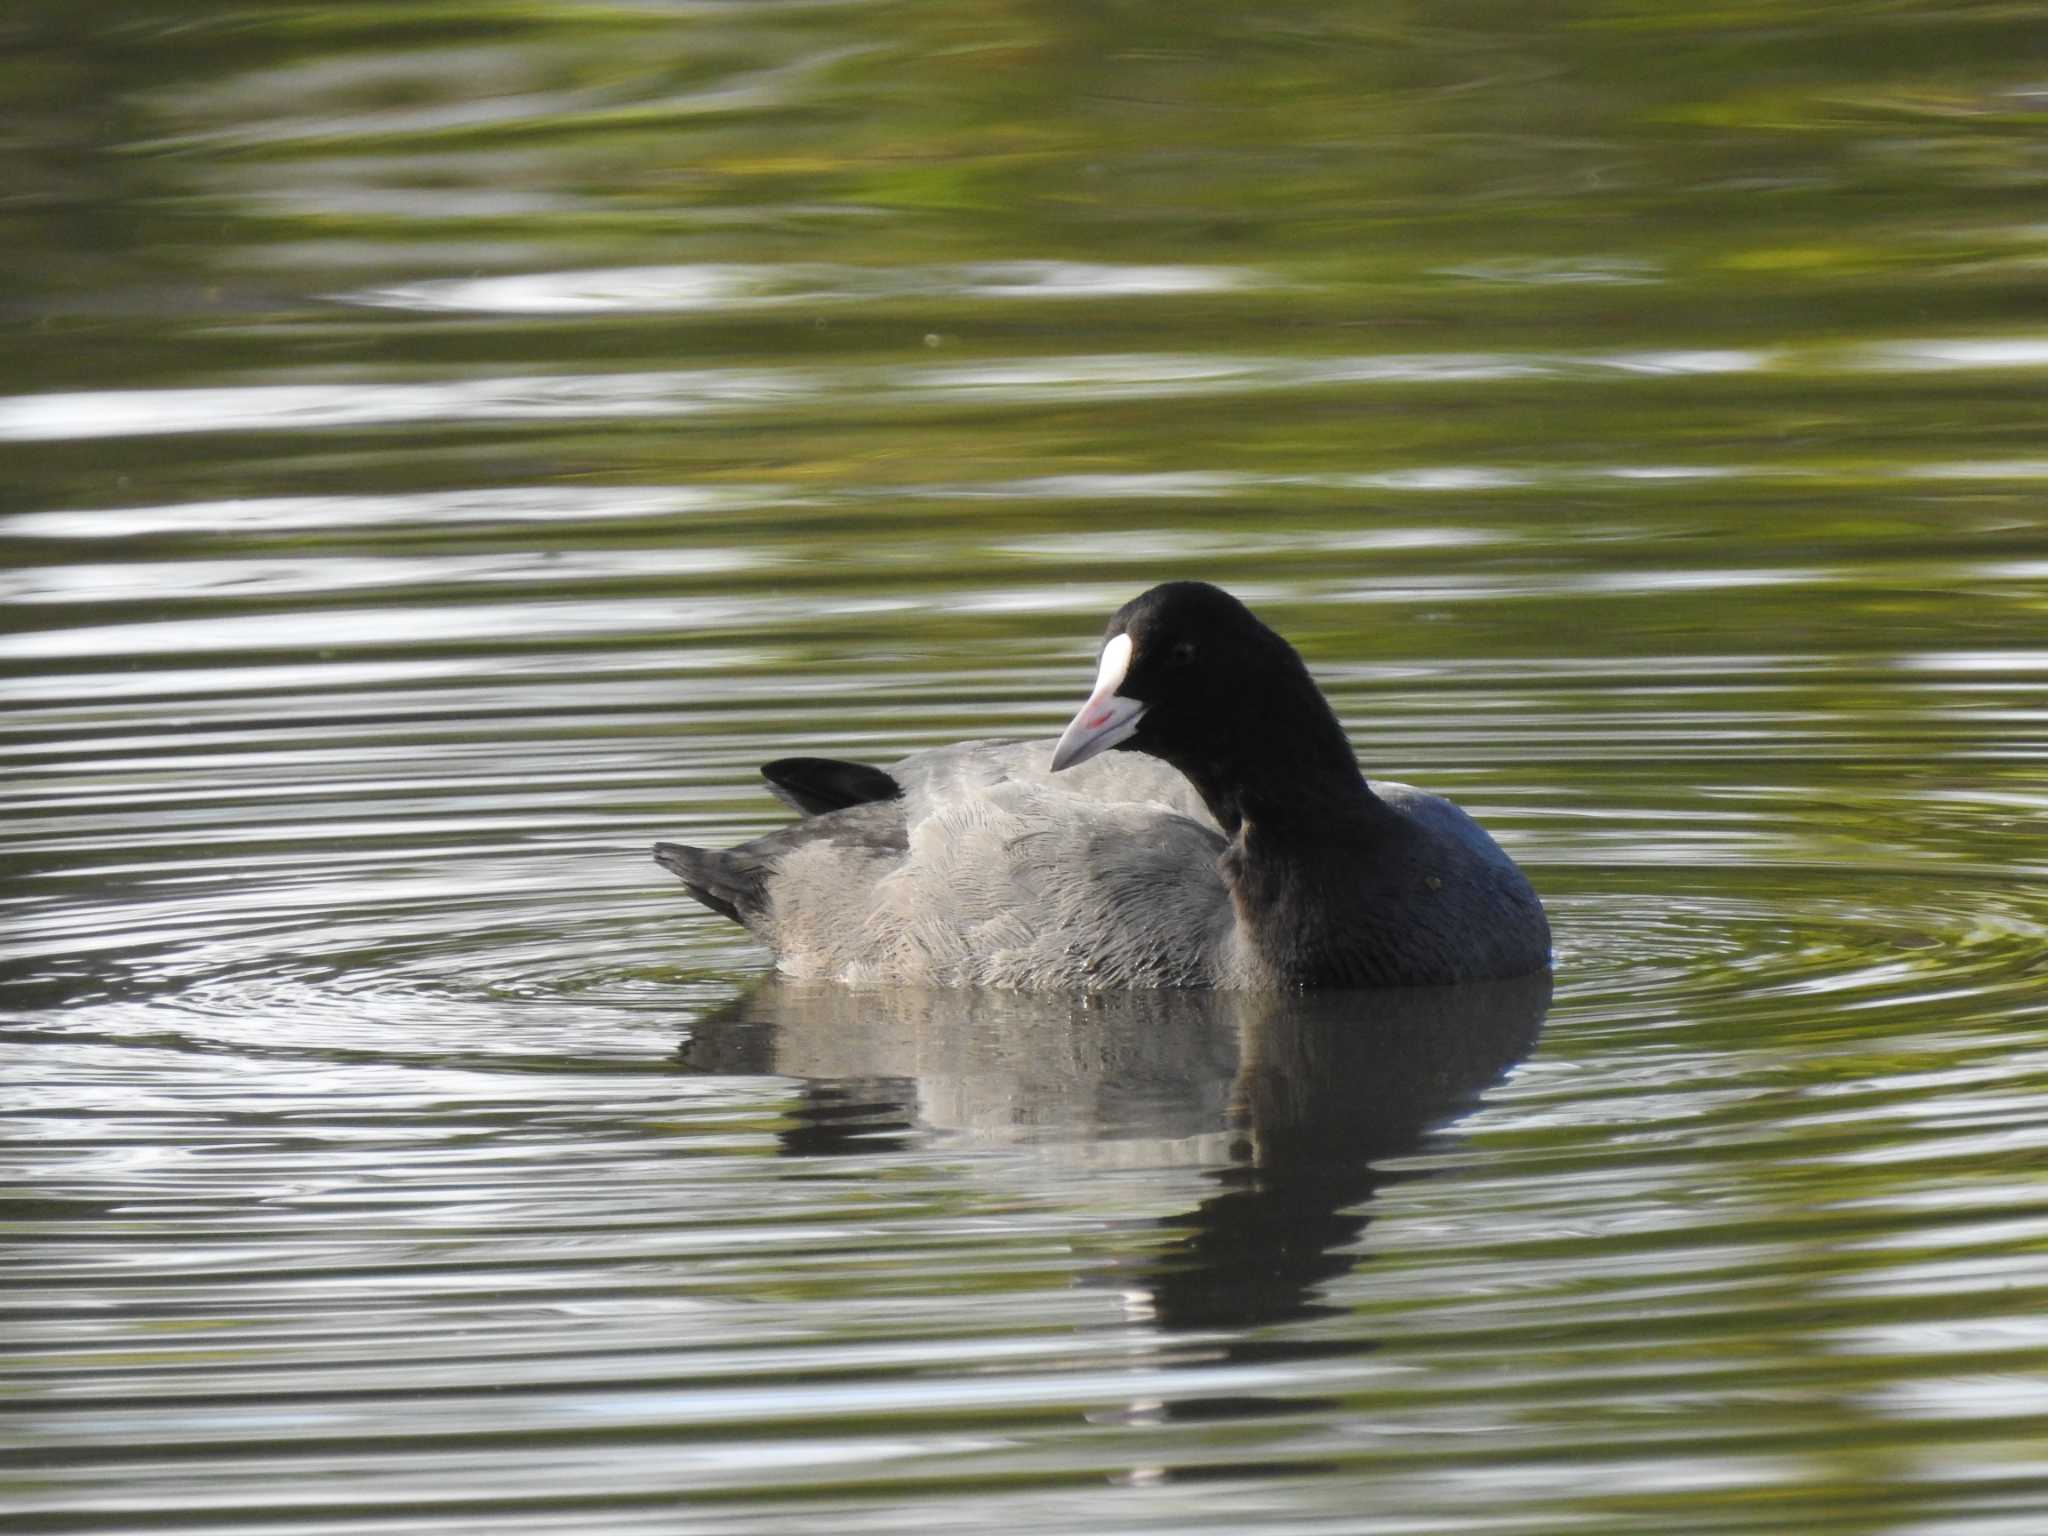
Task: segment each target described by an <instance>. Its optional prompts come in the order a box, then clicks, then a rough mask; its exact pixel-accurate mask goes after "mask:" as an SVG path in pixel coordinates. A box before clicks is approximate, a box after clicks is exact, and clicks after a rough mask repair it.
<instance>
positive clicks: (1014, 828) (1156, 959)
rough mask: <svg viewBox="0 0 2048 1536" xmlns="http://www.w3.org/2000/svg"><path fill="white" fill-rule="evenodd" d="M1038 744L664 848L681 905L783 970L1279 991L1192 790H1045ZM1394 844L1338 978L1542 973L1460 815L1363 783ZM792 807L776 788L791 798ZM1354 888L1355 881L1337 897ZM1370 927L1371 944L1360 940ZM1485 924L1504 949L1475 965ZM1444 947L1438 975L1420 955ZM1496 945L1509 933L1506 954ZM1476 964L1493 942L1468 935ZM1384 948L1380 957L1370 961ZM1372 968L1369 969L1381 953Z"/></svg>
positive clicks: (1102, 781) (1520, 895) (943, 753)
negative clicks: (686, 897)
mask: <svg viewBox="0 0 2048 1536" xmlns="http://www.w3.org/2000/svg"><path fill="white" fill-rule="evenodd" d="M1051 756H1052V746H1051V744H1050V743H1045V742H968V743H963V744H961V745H958V746H952V747H942V748H937V749H934V750H931V751H926V752H919V753H915V754H913V755H912V756H910V757H908V758H906V759H904V760H903V761H902V762H900V763H898V764H896V765H895V766H894V767H892V768H891V769H889V770H888V772H889V776H890V777H891V778H893V779H894V780H895V782H896V784H897V785H898V786H899V789H900V794H899V795H898V796H897V797H896V798H893V799H885V800H876V801H871V802H868V803H864V804H857V805H851V806H848V807H846V808H844V809H838V810H828V811H823V812H821V813H819V814H815V815H811V816H808V817H806V818H805V819H804V820H801V821H799V822H796V823H794V824H792V825H791V826H788V827H785V828H783V829H781V830H780V831H777V832H774V833H771V834H769V835H768V836H766V837H763V838H759V839H757V840H755V841H754V842H751V843H747V844H745V845H743V846H741V847H738V848H733V849H729V850H723V851H718V850H706V849H697V848H687V847H682V846H678V845H675V844H667V843H664V844H661V845H659V846H658V847H657V849H656V857H657V858H658V859H659V860H660V861H661V862H662V863H663V864H664V865H665V866H667V867H668V868H669V869H671V870H673V871H674V872H675V873H676V874H678V875H679V876H681V877H682V879H683V881H684V883H685V885H686V886H688V887H689V889H690V891H691V894H693V895H695V896H696V897H697V898H698V899H699V900H700V901H703V902H705V904H706V905H709V906H712V907H714V908H715V909H717V910H719V911H722V912H724V913H726V915H728V916H731V917H735V918H737V919H738V920H739V921H741V922H743V923H744V924H746V926H747V927H748V929H749V930H750V931H752V932H753V933H754V934H755V935H756V936H757V937H759V938H760V939H761V940H763V941H764V942H765V943H767V944H768V945H769V946H771V947H772V948H773V949H774V951H775V953H776V957H777V961H778V964H779V967H780V969H781V970H782V972H783V973H784V974H786V975H788V976H791V977H797V978H803V979H812V980H834V981H842V982H854V983H860V982H869V983H887V984H894V985H920V986H940V987H961V986H995V987H1022V988H1045V987H1083V988H1121V987H1222V988H1264V987H1273V986H1286V985H1290V984H1292V981H1293V979H1294V978H1292V977H1290V976H1289V975H1287V974H1285V973H1283V972H1281V971H1278V970H1276V967H1275V961H1274V956H1276V955H1280V954H1284V953H1286V952H1287V936H1286V935H1284V934H1281V935H1275V934H1273V933H1270V932H1261V931H1257V928H1256V924H1254V923H1250V922H1248V921H1247V918H1246V916H1245V914H1243V913H1242V912H1241V910H1240V907H1241V902H1240V900H1238V899H1237V898H1236V896H1234V893H1233V889H1232V885H1231V883H1230V882H1229V880H1228V879H1227V877H1226V868H1227V861H1226V859H1225V854H1226V849H1227V848H1229V847H1230V846H1231V845H1230V844H1229V842H1228V840H1227V839H1226V838H1225V836H1224V834H1223V832H1222V830H1221V828H1220V827H1219V825H1218V823H1217V822H1216V821H1215V820H1214V818H1213V817H1212V816H1211V815H1210V813H1209V811H1208V810H1207V809H1206V808H1205V806H1204V804H1203V801H1202V799H1201V797H1200V796H1199V795H1198V794H1197V793H1196V792H1195V790H1194V788H1193V787H1192V786H1191V785H1190V783H1189V782H1188V780H1187V779H1186V778H1184V777H1183V776H1182V775H1181V774H1180V773H1179V772H1177V771H1176V770H1175V769H1173V768H1171V767H1169V766H1167V765H1166V764H1165V763H1162V762H1160V761H1158V760H1156V759H1154V758H1151V757H1147V756H1143V755H1140V754H1137V753H1121V752H1120V753H1113V754H1105V755H1103V756H1101V757H1098V758H1095V759H1093V760H1092V761H1089V762H1086V763H1083V764H1080V765H1078V766H1077V767H1074V768H1070V769H1068V770H1066V771H1064V772H1062V773H1061V774H1059V775H1058V776H1057V777H1055V776H1054V775H1053V774H1052V773H1051V772H1050V771H1049V764H1050V761H1051ZM1372 788H1373V790H1374V791H1375V793H1376V794H1377V795H1378V797H1379V799H1380V801H1381V802H1382V803H1383V804H1384V805H1385V806H1386V807H1387V808H1388V809H1389V810H1390V811H1391V812H1392V813H1393V815H1394V817H1395V823H1394V825H1395V827H1396V830H1397V833H1398V835H1397V836H1396V837H1394V838H1393V839H1392V840H1391V841H1390V842H1389V843H1388V845H1387V857H1386V860H1385V861H1384V863H1385V867H1383V868H1379V869H1360V870H1358V871H1356V874H1357V877H1358V886H1359V889H1360V890H1361V891H1363V892H1365V893H1366V905H1365V907H1364V908H1362V909H1361V910H1360V911H1358V912H1357V913H1356V914H1355V921H1356V923H1357V924H1358V925H1359V926H1358V929H1357V932H1358V934H1359V936H1360V937H1361V939H1362V941H1363V949H1362V951H1361V953H1363V954H1364V955H1365V956H1366V958H1365V959H1364V960H1362V961H1361V962H1360V964H1359V966H1358V968H1357V974H1355V975H1352V976H1349V977H1347V978H1346V984H1350V985H1359V986H1372V985H1405V984H1412V983H1419V982H1432V981H1447V980H1460V979H1467V977H1468V976H1469V975H1477V974H1482V973H1483V974H1488V975H1513V974H1522V973H1526V972H1528V971H1530V970H1534V969H1538V968H1540V967H1541V966H1542V965H1543V964H1545V963H1546V962H1547V956H1548V938H1547V930H1545V932H1544V937H1543V944H1542V947H1541V948H1540V950H1535V951H1532V950H1531V949H1530V945H1529V942H1528V934H1529V926H1528V919H1527V908H1529V907H1533V908H1534V910H1535V912H1536V914H1537V921H1538V922H1539V923H1540V914H1541V908H1540V906H1539V905H1537V904H1536V901H1535V896H1534V893H1533V892H1531V891H1529V889H1528V885H1527V882H1526V881H1525V880H1523V878H1522V876H1521V873H1520V871H1519V870H1517V869H1516V868H1515V866H1514V865H1513V863H1512V862H1511V861H1510V860H1509V859H1508V858H1507V856H1506V854H1504V853H1502V852H1501V850H1500V849H1499V848H1498V847H1497V846H1496V845H1495V844H1494V843H1493V840H1492V839H1491V838H1489V837H1488V836H1487V835H1486V834H1485V832H1484V831H1482V830H1481V829H1480V828H1479V827H1478V826H1477V824H1476V823H1474V822H1473V821H1472V820H1471V819H1470V818H1469V817H1467V816H1466V815H1465V813H1464V812H1462V811H1460V810H1459V809H1458V808H1457V807H1456V806H1454V805H1452V804H1450V803H1449V802H1448V801H1445V800H1441V799H1439V798H1437V797H1436V796H1434V795H1428V794H1424V793H1423V792H1421V791H1419V790H1414V789H1410V788H1408V787H1407V786H1405V785H1399V784H1390V783H1385V782H1378V781H1375V782H1374V783H1373V784H1372ZM785 798H787V796H785ZM1349 883H1350V882H1349V881H1347V884H1349ZM1376 920H1384V922H1385V924H1386V930H1387V931H1386V935H1385V939H1384V942H1375V940H1374V935H1373V934H1372V932H1371V928H1372V925H1373V923H1374V922H1375V921H1376ZM1494 926H1499V927H1500V928H1501V930H1502V932H1503V933H1504V934H1513V935H1515V937H1514V938H1513V942H1514V943H1515V944H1518V945H1519V950H1518V951H1517V952H1509V951H1508V950H1507V949H1506V948H1503V951H1502V953H1501V954H1500V955H1498V956H1483V957H1482V963H1481V964H1480V965H1479V967H1478V969H1476V970H1475V969H1473V956H1472V948H1473V938H1472V934H1473V932H1474V930H1475V929H1479V930H1484V929H1487V928H1489V927H1494ZM1437 934H1441V935H1443V936H1444V937H1445V943H1446V947H1447V952H1448V951H1449V950H1451V949H1455V950H1456V951H1457V953H1456V954H1455V955H1454V956H1452V958H1451V959H1450V960H1449V961H1447V962H1444V963H1439V961H1438V959H1437V958H1436V957H1435V956H1433V955H1432V954H1431V953H1430V951H1431V950H1432V949H1433V948H1434V947H1435V946H1434V942H1433V935H1437ZM1502 943H1503V945H1504V946H1505V945H1506V944H1507V943H1509V940H1508V939H1506V938H1504V939H1503V941H1502ZM1480 947H1481V949H1482V950H1483V949H1484V947H1485V941H1484V940H1483V938H1482V939H1481V941H1480ZM1381 951H1384V953H1381ZM1375 956H1377V958H1374V957H1375Z"/></svg>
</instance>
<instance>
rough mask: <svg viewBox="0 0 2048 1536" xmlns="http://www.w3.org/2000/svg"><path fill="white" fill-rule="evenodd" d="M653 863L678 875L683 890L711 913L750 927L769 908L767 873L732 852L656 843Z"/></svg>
mask: <svg viewBox="0 0 2048 1536" xmlns="http://www.w3.org/2000/svg"><path fill="white" fill-rule="evenodd" d="M654 862H655V863H657V864H659V865H660V866H661V867H662V868H663V869H666V870H668V871H669V872H670V873H672V874H674V875H676V876H677V877H678V878H680V879H681V880H682V882H683V889H684V890H686V891H688V892H689V893H690V894H691V895H692V896H694V897H696V899H697V900H699V901H701V902H703V903H704V905H705V906H707V907H709V908H710V909H711V910H712V911H714V912H716V913H718V914H720V915H721V916H724V917H729V918H731V919H732V920H733V921H734V922H736V923H742V924H744V923H748V922H750V921H751V920H752V919H754V918H756V917H758V916H759V915H760V914H761V912H762V910H763V909H764V908H765V907H766V906H767V885H766V878H765V877H766V873H767V872H766V871H765V870H764V869H763V868H762V867H761V865H759V864H758V863H756V862H755V861H754V860H752V859H749V858H746V857H744V856H743V855H741V854H738V853H736V852H733V851H730V850H723V849H717V848H689V847H685V846H684V845H683V844H681V843H656V844H655V845H654Z"/></svg>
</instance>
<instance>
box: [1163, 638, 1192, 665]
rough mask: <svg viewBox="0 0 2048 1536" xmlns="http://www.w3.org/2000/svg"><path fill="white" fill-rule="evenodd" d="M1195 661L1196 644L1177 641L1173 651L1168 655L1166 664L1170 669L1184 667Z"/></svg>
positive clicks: (1189, 641)
mask: <svg viewBox="0 0 2048 1536" xmlns="http://www.w3.org/2000/svg"><path fill="white" fill-rule="evenodd" d="M1194 659H1195V642H1194V641H1192V640H1177V641H1175V642H1174V646H1173V649H1172V650H1170V651H1168V652H1167V653H1166V664H1167V665H1168V666H1170V667H1184V666H1186V665H1187V664H1188V663H1189V662H1191V661H1193V660H1194Z"/></svg>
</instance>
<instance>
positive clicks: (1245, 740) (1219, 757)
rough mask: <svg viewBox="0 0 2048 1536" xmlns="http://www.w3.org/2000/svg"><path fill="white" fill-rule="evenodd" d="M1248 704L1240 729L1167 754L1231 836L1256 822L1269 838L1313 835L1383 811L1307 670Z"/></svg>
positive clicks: (1236, 726) (1235, 724)
mask: <svg viewBox="0 0 2048 1536" xmlns="http://www.w3.org/2000/svg"><path fill="white" fill-rule="evenodd" d="M1289 695H1291V697H1290V696H1289ZM1246 702H1247V705H1248V707H1247V708H1245V709H1243V710H1242V711H1240V714H1241V716H1242V718H1241V719H1239V720H1235V721H1233V722H1232V729H1230V730H1228V731H1222V732H1217V733H1215V734H1214V735H1211V736H1208V737H1206V738H1205V739H1204V740H1203V741H1202V743H1201V744H1200V746H1198V747H1189V748H1187V749H1184V750H1181V751H1174V752H1171V753H1162V754H1161V755H1162V756H1165V757H1166V759H1167V761H1168V762H1170V763H1172V764H1173V766H1174V767H1176V768H1178V769H1179V770H1180V771H1181V772H1182V773H1183V774H1185V775H1186V776H1187V780H1188V782H1189V783H1190V784H1192V785H1194V787H1195V791H1196V793H1198V794H1199V795H1200V796H1201V797H1202V801H1203V803H1204V804H1206V805H1207V806H1208V807H1209V814H1210V815H1211V816H1214V817H1215V818H1216V824H1217V825H1218V826H1220V827H1222V828H1223V830H1224V832H1225V833H1226V834H1227V835H1228V836H1230V837H1232V838H1239V837H1241V836H1242V833H1243V831H1244V829H1245V828H1246V826H1248V825H1249V826H1254V827H1256V828H1258V830H1259V832H1260V834H1261V837H1262V839H1264V838H1273V839H1279V840H1281V841H1287V840H1290V839H1291V837H1292V836H1293V835H1295V834H1296V833H1299V835H1300V836H1302V837H1303V838H1307V839H1311V840H1312V839H1313V838H1314V837H1315V836H1316V835H1317V834H1316V829H1317V828H1320V827H1327V826H1329V825H1331V823H1332V821H1333V819H1334V820H1335V821H1338V822H1342V821H1346V820H1349V819H1350V818H1351V817H1353V816H1359V815H1366V816H1369V815H1370V814H1371V813H1372V812H1373V811H1374V810H1376V809H1378V806H1379V802H1378V800H1377V798H1376V797H1375V796H1374V795H1373V793H1372V791H1371V790H1369V789H1367V788H1366V785H1365V779H1364V777H1363V776H1362V775H1361V774H1360V773H1359V771H1358V759H1357V758H1356V757H1355V756H1353V755H1352V751H1351V743H1350V741H1349V740H1347V739H1346V737H1345V735H1344V728H1343V726H1341V725H1339V724H1338V723H1337V717H1336V716H1335V715H1334V714H1332V713H1331V711H1330V706H1329V705H1328V704H1327V703H1326V702H1324V700H1323V696H1322V694H1321V693H1319V692H1317V691H1316V687H1315V685H1314V684H1313V683H1312V682H1310V681H1309V680H1308V677H1307V675H1306V674H1303V675H1302V677H1301V678H1300V680H1299V687H1298V688H1296V689H1283V690H1279V691H1277V692H1276V694H1275V695H1273V696H1269V697H1267V698H1263V699H1258V700H1250V701H1246Z"/></svg>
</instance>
